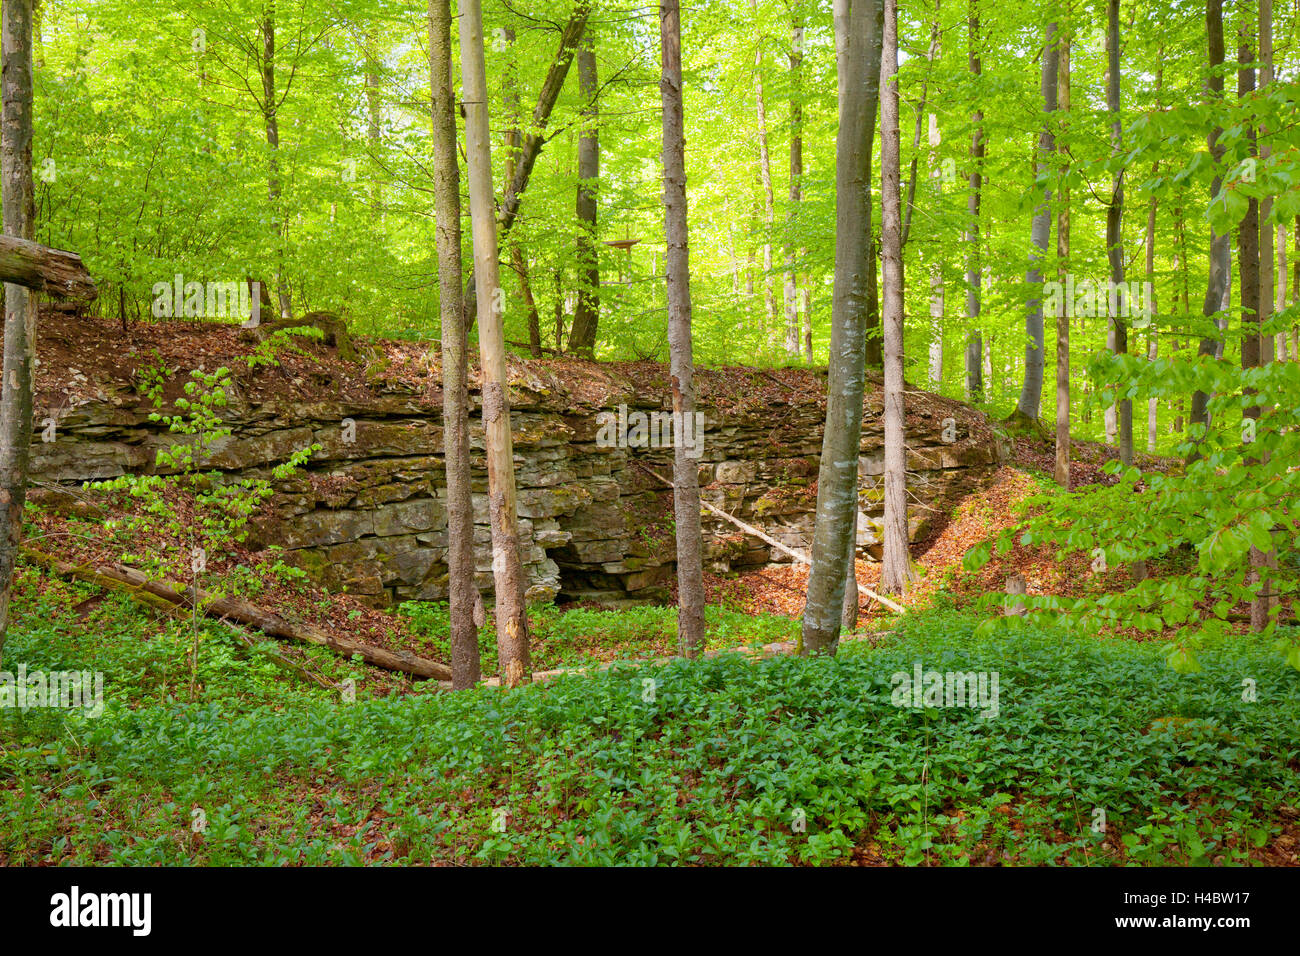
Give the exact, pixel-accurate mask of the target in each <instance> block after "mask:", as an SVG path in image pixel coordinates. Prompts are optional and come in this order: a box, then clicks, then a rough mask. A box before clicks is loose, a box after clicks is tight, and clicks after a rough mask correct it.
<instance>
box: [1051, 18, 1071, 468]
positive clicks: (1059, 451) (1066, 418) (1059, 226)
mask: <svg viewBox="0 0 1300 956" xmlns="http://www.w3.org/2000/svg"><path fill="white" fill-rule="evenodd" d="M1060 58H1061V62H1060V66H1059V70H1058V74H1057V99H1058V101H1059V102H1058V103H1057V106H1058V108H1059V109H1061V111H1062V112H1063V113H1064V114H1065V116H1066V117H1067V120H1063V121H1062V123H1061V142H1060V143H1059V144H1058V146H1059V148H1060V150H1061V152H1062V153H1063V154H1064V156H1065V164H1066V165H1065V168H1066V170H1068V169H1069V155H1070V154H1069V150H1068V149H1067V148H1066V144H1065V142H1064V140H1065V130H1066V122H1067V121H1068V117H1069V113H1070V38H1069V36H1068V35H1067V36H1064V37H1062V38H1061V55H1060ZM1060 210H1061V211H1060V212H1058V213H1057V214H1056V258H1057V267H1056V275H1057V279H1058V280H1059V281H1060V282H1061V284H1062V286H1063V287H1064V286H1065V284H1066V281H1067V277H1068V274H1069V271H1070V265H1069V262H1070V187H1069V186H1067V185H1065V184H1064V183H1063V184H1062V185H1061V195H1060ZM1052 477H1053V478H1054V479H1055V480H1056V483H1057V484H1058V485H1060V486H1061V487H1062V488H1065V489H1067V490H1068V489H1069V487H1070V309H1069V307H1068V306H1066V304H1065V303H1064V301H1062V303H1061V308H1060V310H1059V311H1058V312H1057V313H1056V460H1055V463H1054V467H1053V469H1052Z"/></svg>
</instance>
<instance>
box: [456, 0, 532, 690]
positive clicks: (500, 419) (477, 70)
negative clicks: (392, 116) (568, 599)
mask: <svg viewBox="0 0 1300 956" xmlns="http://www.w3.org/2000/svg"><path fill="white" fill-rule="evenodd" d="M460 59H461V78H462V82H463V85H464V89H465V100H464V106H465V157H466V165H467V166H468V169H469V212H470V225H471V228H472V233H473V237H474V277H475V283H476V286H477V295H478V312H479V315H480V316H481V319H480V322H479V360H480V364H481V366H482V373H483V425H484V430H485V432H486V433H487V464H488V504H489V511H490V514H491V521H492V578H493V583H494V585H495V589H494V590H495V595H496V627H497V658H498V660H499V661H500V664H501V683H502V684H503V685H505V686H507V687H515V686H517V685H519V684H521V683H524V682H525V681H527V680H529V679H530V676H531V664H530V661H529V653H528V609H527V607H526V605H525V603H524V575H523V567H522V565H521V563H520V558H519V529H518V519H517V516H516V513H515V462H514V450H513V439H512V437H511V434H510V400H509V392H508V381H507V371H506V350H505V330H504V329H503V327H502V320H503V315H502V308H501V305H502V293H501V275H500V266H499V264H498V262H497V219H496V210H495V208H494V203H493V197H492V146H491V142H490V140H489V139H488V137H489V135H490V134H489V131H488V110H487V104H488V93H487V69H486V65H485V63H484V55H483V9H482V6H481V5H480V0H462V2H461V4H460Z"/></svg>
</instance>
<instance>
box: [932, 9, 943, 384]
mask: <svg viewBox="0 0 1300 956" xmlns="http://www.w3.org/2000/svg"><path fill="white" fill-rule="evenodd" d="M935 32H936V35H937V33H938V23H937V21H936V24H935ZM931 49H932V50H933V49H934V44H933V43H932V44H931ZM929 143H930V156H931V160H930V163H931V170H930V182H931V184H932V185H933V188H934V197H935V202H936V203H938V201H939V197H940V196H941V194H942V192H943V172H942V170H941V169H940V163H939V157H938V151H939V122H938V118H937V117H936V116H935V115H934V114H933V113H931V114H930V139H929ZM943 309H944V290H943V262H942V259H941V257H939V256H935V257H934V262H932V263H931V265H930V368H929V372H930V388H931V389H933V390H934V391H936V392H938V391H942V389H943Z"/></svg>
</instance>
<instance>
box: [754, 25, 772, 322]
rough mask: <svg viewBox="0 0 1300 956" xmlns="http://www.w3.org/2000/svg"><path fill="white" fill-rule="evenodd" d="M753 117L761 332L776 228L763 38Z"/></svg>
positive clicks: (769, 297) (768, 305)
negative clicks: (760, 208) (760, 217)
mask: <svg viewBox="0 0 1300 956" xmlns="http://www.w3.org/2000/svg"><path fill="white" fill-rule="evenodd" d="M749 6H750V9H751V10H755V11H756V10H757V9H758V2H757V0H750V4H749ZM754 113H755V117H756V119H757V122H758V178H759V184H760V185H761V186H762V191H763V225H764V230H763V232H764V235H763V310H764V312H765V314H766V316H767V324H766V326H765V328H768V329H771V328H773V327H775V326H776V324H777V315H776V296H775V295H773V293H772V230H773V228H774V227H775V225H776V195H775V193H774V191H773V189H772V152H771V150H770V149H769V148H768V136H767V101H766V100H765V99H764V98H763V38H762V37H761V36H760V37H759V38H758V45H757V49H756V50H755V51H754Z"/></svg>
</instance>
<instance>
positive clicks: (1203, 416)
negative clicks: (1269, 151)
mask: <svg viewBox="0 0 1300 956" xmlns="http://www.w3.org/2000/svg"><path fill="white" fill-rule="evenodd" d="M1205 35H1206V47H1207V50H1208V52H1209V62H1208V64H1207V65H1208V67H1209V74H1208V76H1207V78H1206V81H1205V87H1206V93H1207V94H1208V96H1209V98H1210V99H1211V100H1221V99H1223V73H1222V72H1221V71H1220V69H1219V68H1220V67H1222V66H1223V61H1224V46H1223V0H1206V3H1205ZM1222 135H1223V130H1222V129H1221V128H1220V127H1218V126H1216V127H1214V128H1213V129H1212V130H1210V133H1209V135H1208V136H1207V137H1206V145H1207V146H1208V147H1209V150H1210V155H1211V156H1213V158H1214V161H1215V163H1216V164H1217V163H1219V162H1220V161H1221V160H1222V159H1223V149H1224V148H1223V146H1221V145H1220V144H1219V137H1220V136H1222ZM1222 186H1223V177H1222V176H1221V175H1218V174H1216V175H1215V176H1214V178H1213V180H1212V181H1211V182H1210V198H1211V199H1213V198H1214V197H1215V196H1217V195H1218V193H1219V190H1220V189H1221V188H1222ZM1230 238H1231V236H1230V234H1229V233H1224V234H1223V235H1219V234H1218V233H1216V232H1215V231H1214V229H1213V227H1211V229H1210V274H1209V281H1208V282H1207V283H1206V288H1205V303H1204V305H1203V306H1202V308H1201V314H1202V315H1203V316H1205V317H1206V318H1207V319H1208V318H1210V317H1212V316H1213V315H1214V314H1215V313H1217V312H1219V311H1220V310H1221V309H1223V307H1224V305H1223V299H1224V296H1225V295H1226V294H1227V290H1228V278H1229V270H1230V266H1231V263H1230V261H1229V259H1230V257H1231V251H1230V249H1229V247H1228V243H1229V240H1230ZM1221 347H1222V339H1221V338H1220V337H1218V336H1206V337H1204V338H1202V339H1201V344H1200V347H1199V348H1198V349H1197V352H1196V354H1197V355H1198V356H1199V357H1200V358H1210V357H1212V356H1216V355H1217V354H1218V352H1219V349H1220V348H1221ZM1209 403H1210V396H1209V394H1208V393H1206V392H1202V391H1199V390H1198V391H1196V392H1194V393H1193V394H1192V408H1191V414H1190V416H1189V418H1190V422H1189V424H1191V425H1193V426H1195V425H1201V426H1204V427H1206V428H1208V427H1209V424H1210V415H1209ZM1193 432H1195V430H1194V429H1193ZM1196 455H1197V452H1196V451H1195V450H1193V452H1192V454H1191V456H1190V457H1192V458H1194V457H1196Z"/></svg>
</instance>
